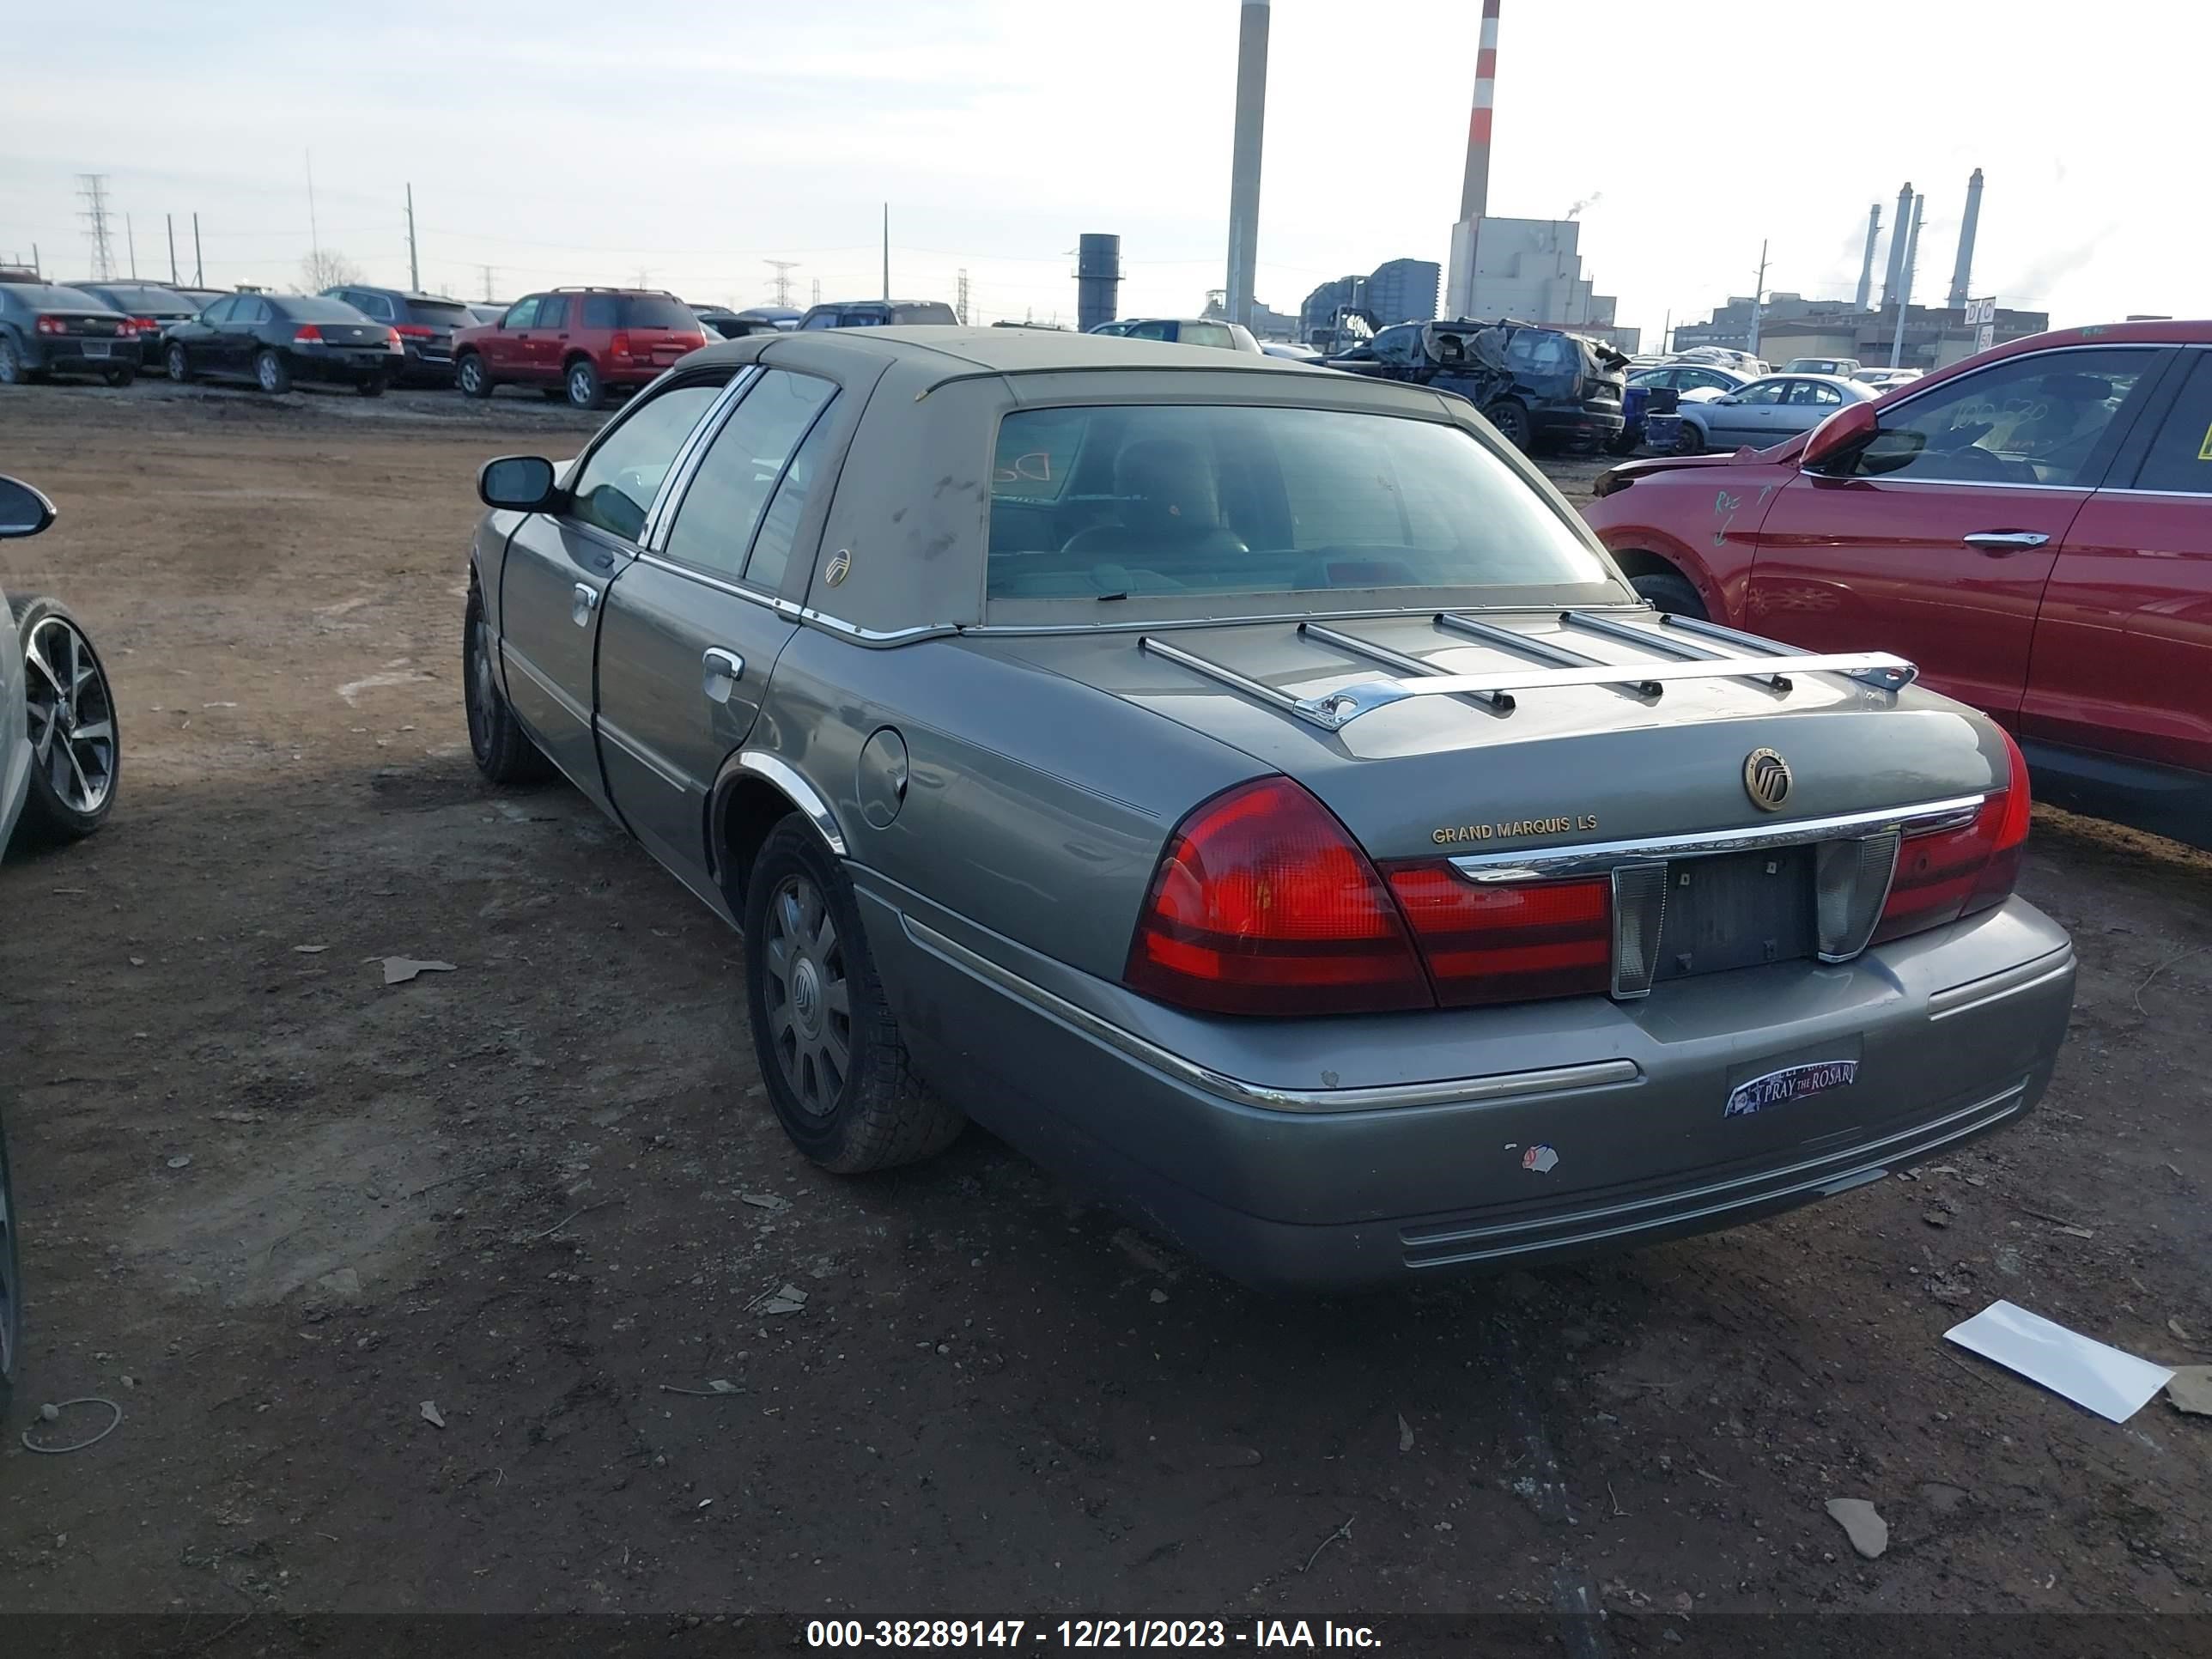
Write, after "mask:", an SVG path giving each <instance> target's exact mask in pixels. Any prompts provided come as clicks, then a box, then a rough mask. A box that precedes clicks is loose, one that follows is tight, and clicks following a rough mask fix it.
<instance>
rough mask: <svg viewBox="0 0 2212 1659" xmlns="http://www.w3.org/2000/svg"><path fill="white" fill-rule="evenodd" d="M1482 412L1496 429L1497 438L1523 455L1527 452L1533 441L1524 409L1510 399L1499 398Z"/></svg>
mask: <svg viewBox="0 0 2212 1659" xmlns="http://www.w3.org/2000/svg"><path fill="white" fill-rule="evenodd" d="M1482 412H1483V415H1484V416H1486V418H1487V419H1488V420H1489V422H1490V423H1491V425H1492V426H1494V427H1496V428H1498V436H1499V437H1501V438H1503V439H1504V440H1505V441H1506V442H1507V443H1509V444H1511V445H1512V446H1513V447H1514V448H1516V449H1517V450H1519V451H1520V452H1521V453H1522V454H1524V455H1525V454H1527V453H1528V452H1529V449H1530V448H1531V447H1532V446H1533V444H1534V429H1533V428H1531V427H1530V425H1529V423H1528V410H1527V409H1526V408H1525V407H1523V406H1522V404H1518V403H1516V402H1515V401H1514V400H1513V399H1512V398H1499V399H1498V401H1497V402H1496V403H1494V404H1491V406H1490V407H1489V408H1487V409H1486V410H1483V411H1482Z"/></svg>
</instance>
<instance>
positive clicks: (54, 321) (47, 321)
mask: <svg viewBox="0 0 2212 1659" xmlns="http://www.w3.org/2000/svg"><path fill="white" fill-rule="evenodd" d="M38 331H39V332H40V333H41V334H66V333H68V332H69V325H68V324H67V323H65V322H64V321H63V320H62V319H60V318H58V317H41V318H40V319H39V321H38Z"/></svg>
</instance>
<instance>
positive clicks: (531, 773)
mask: <svg viewBox="0 0 2212 1659" xmlns="http://www.w3.org/2000/svg"><path fill="white" fill-rule="evenodd" d="M491 643H492V642H491V628H490V624H489V623H488V622H487V621H486V619H485V617H484V605H483V590H482V589H480V588H479V587H477V585H476V584H475V583H474V582H471V583H470V584H469V608H468V611H467V614H466V617H465V621H464V622H463V623H462V625H461V704H462V707H463V708H464V709H465V711H466V713H467V715H468V721H469V750H470V752H471V754H473V755H474V756H475V757H476V763H477V771H479V772H481V773H483V775H484V776H485V777H486V778H488V779H489V780H490V781H492V782H494V783H509V784H513V783H543V782H544V781H546V780H547V779H548V778H550V777H551V776H552V775H553V763H552V762H550V761H549V760H547V759H546V758H545V754H544V750H541V749H539V748H538V745H537V744H534V743H532V741H531V740H530V734H529V733H528V732H525V731H524V730H523V729H522V723H521V722H520V720H516V719H515V718H514V711H513V709H512V708H508V707H507V699H506V697H505V696H502V695H501V692H500V689H499V678H498V676H497V675H495V673H494V672H493V671H492V664H493V661H494V658H493V656H492V655H491Z"/></svg>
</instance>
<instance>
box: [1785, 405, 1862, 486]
mask: <svg viewBox="0 0 2212 1659" xmlns="http://www.w3.org/2000/svg"><path fill="white" fill-rule="evenodd" d="M1879 431H1881V418H1880V417H1879V416H1876V415H1875V412H1874V405H1873V404H1849V405H1847V406H1846V407H1844V408H1842V409H1839V410H1837V411H1836V412H1835V413H1834V414H1832V415H1831V416H1828V418H1827V419H1826V420H1825V421H1823V422H1820V425H1818V426H1816V427H1814V428H1813V435H1812V436H1811V437H1809V438H1808V439H1806V440H1805V447H1804V450H1803V451H1802V453H1800V454H1799V456H1798V458H1797V461H1798V465H1801V466H1803V467H1805V468H1807V469H1808V470H1810V471H1820V469H1821V468H1823V467H1825V466H1826V465H1828V464H1829V463H1831V462H1832V461H1836V460H1839V459H1842V458H1843V457H1844V455H1847V454H1849V453H1850V452H1851V451H1853V450H1855V449H1857V448H1859V447H1862V446H1863V445H1864V444H1865V443H1866V441H1867V440H1869V438H1871V437H1873V436H1874V435H1875V433H1877V432H1879Z"/></svg>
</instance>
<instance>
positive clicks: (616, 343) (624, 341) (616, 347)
mask: <svg viewBox="0 0 2212 1659" xmlns="http://www.w3.org/2000/svg"><path fill="white" fill-rule="evenodd" d="M607 356H610V357H612V358H613V359H614V360H615V361H616V362H624V363H626V362H629V330H628V329H621V328H618V329H617V330H616V331H615V333H614V337H613V338H612V339H611V340H609V341H608V342H607Z"/></svg>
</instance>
